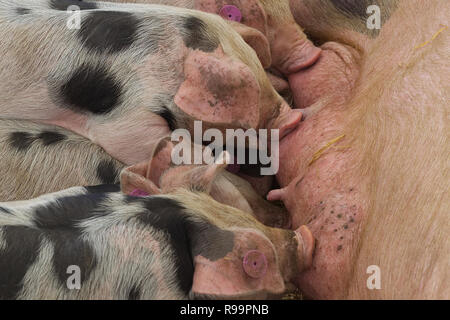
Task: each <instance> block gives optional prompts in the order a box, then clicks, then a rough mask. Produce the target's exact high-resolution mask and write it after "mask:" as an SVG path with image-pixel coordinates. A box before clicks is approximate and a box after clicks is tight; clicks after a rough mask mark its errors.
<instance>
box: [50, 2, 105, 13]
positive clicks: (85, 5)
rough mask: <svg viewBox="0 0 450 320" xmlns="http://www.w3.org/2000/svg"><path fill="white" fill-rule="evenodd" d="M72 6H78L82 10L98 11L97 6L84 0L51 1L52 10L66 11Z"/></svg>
mask: <svg viewBox="0 0 450 320" xmlns="http://www.w3.org/2000/svg"><path fill="white" fill-rule="evenodd" d="M70 6H78V7H79V8H80V10H90V9H97V5H96V4H95V3H91V2H84V1H82V0H51V1H50V9H54V10H63V11H66V10H67V8H68V7H70Z"/></svg>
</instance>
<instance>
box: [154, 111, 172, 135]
mask: <svg viewBox="0 0 450 320" xmlns="http://www.w3.org/2000/svg"><path fill="white" fill-rule="evenodd" d="M156 114H157V115H159V116H160V117H162V118H164V119H165V120H166V121H167V125H168V126H169V129H170V130H172V131H174V130H175V129H176V128H177V127H176V119H175V115H174V114H173V112H172V111H170V110H169V109H168V108H167V107H163V108H162V109H160V110H159V111H158V112H156Z"/></svg>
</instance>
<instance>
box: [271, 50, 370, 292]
mask: <svg viewBox="0 0 450 320" xmlns="http://www.w3.org/2000/svg"><path fill="white" fill-rule="evenodd" d="M322 49H323V51H322V55H321V57H320V58H319V60H318V61H317V63H316V64H315V65H314V66H312V67H310V68H309V69H306V70H303V71H301V72H299V73H297V74H293V75H291V76H290V77H289V82H290V85H291V89H292V91H293V94H294V97H295V103H296V106H297V107H300V108H307V107H310V106H313V105H314V106H313V107H312V108H310V109H303V110H302V112H303V113H304V114H305V116H306V120H305V121H303V122H302V123H301V124H300V125H299V127H298V128H297V129H296V130H295V131H294V132H292V133H291V134H289V135H288V136H286V137H285V138H284V139H283V140H282V141H281V143H280V171H279V173H278V176H277V177H278V180H279V183H280V185H281V187H282V188H284V189H282V190H278V191H276V190H275V191H272V192H271V193H270V194H269V196H268V199H269V200H283V202H284V204H285V205H286V208H287V209H288V211H289V212H290V213H291V216H292V226H293V228H294V229H295V228H298V227H299V226H300V225H307V226H308V227H309V228H310V229H311V232H312V233H313V235H314V237H315V238H316V239H317V244H316V252H315V255H314V259H313V266H312V268H311V269H309V270H307V271H306V272H304V273H303V274H301V275H300V276H299V279H298V286H299V288H301V289H302V291H303V292H304V293H305V295H306V296H308V297H311V298H318V299H329V298H331V299H333V298H340V297H343V296H344V293H343V292H344V291H345V288H346V287H347V283H348V281H349V279H350V277H351V270H352V255H353V254H354V250H355V247H354V246H355V243H356V240H357V239H359V237H360V235H359V233H360V231H361V226H362V222H363V220H364V212H365V210H366V207H365V202H364V201H363V199H365V192H366V190H364V186H365V183H364V177H357V176H355V175H352V174H351V170H352V165H353V164H354V163H357V162H358V155H357V154H354V153H352V152H351V151H347V150H346V149H345V139H343V140H342V141H338V142H337V143H336V144H335V145H333V146H332V147H331V149H330V150H327V151H326V152H325V153H324V154H323V155H322V156H321V157H320V158H319V159H318V160H317V161H315V162H314V163H311V161H312V159H313V157H314V154H315V153H316V152H317V151H319V149H320V148H321V147H322V146H323V145H325V144H326V143H327V142H329V141H331V140H333V139H335V138H338V137H339V136H341V135H342V132H344V129H345V127H346V114H345V106H344V103H345V101H347V99H348V98H349V96H350V95H351V90H352V88H353V86H354V83H355V81H356V79H357V77H358V75H359V71H358V69H357V68H356V66H355V61H356V59H357V58H358V54H357V52H356V51H355V50H354V49H352V48H350V47H348V46H345V45H342V44H338V43H333V42H329V43H326V44H324V45H323V46H322ZM339 147H341V148H342V149H339ZM293 150H296V152H295V157H293V156H292V153H293Z"/></svg>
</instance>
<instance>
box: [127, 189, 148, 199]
mask: <svg viewBox="0 0 450 320" xmlns="http://www.w3.org/2000/svg"><path fill="white" fill-rule="evenodd" d="M130 196H132V197H147V196H149V194H148V193H147V192H145V191H142V190H139V189H136V190H133V192H131V193H130Z"/></svg>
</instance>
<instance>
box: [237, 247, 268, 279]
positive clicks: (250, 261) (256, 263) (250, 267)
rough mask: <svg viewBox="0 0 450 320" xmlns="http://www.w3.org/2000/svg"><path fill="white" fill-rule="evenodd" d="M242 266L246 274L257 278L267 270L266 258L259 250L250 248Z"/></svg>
mask: <svg viewBox="0 0 450 320" xmlns="http://www.w3.org/2000/svg"><path fill="white" fill-rule="evenodd" d="M242 266H243V267H244V271H245V273H246V274H247V275H248V276H250V277H252V278H255V279H258V278H261V277H263V276H264V275H265V274H266V272H267V258H266V256H265V255H264V253H262V252H261V251H258V250H251V251H249V252H247V253H246V255H245V257H244V261H243V263H242Z"/></svg>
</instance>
